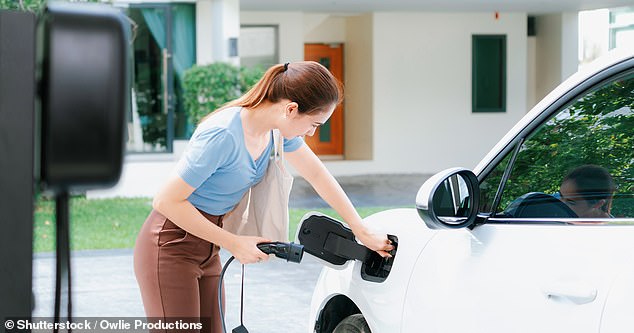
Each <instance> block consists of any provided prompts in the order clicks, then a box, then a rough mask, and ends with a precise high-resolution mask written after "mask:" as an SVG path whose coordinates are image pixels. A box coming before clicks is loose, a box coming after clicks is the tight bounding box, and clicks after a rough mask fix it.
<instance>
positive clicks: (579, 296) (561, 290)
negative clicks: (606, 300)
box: [542, 282, 597, 305]
mask: <svg viewBox="0 0 634 333" xmlns="http://www.w3.org/2000/svg"><path fill="white" fill-rule="evenodd" d="M542 292H543V293H544V295H545V296H546V297H547V298H548V299H552V300H553V301H557V300H561V299H565V300H569V301H571V302H573V303H575V304H577V305H581V304H586V303H590V302H592V301H594V300H595V299H596V298H597V289H596V288H594V287H592V286H591V285H588V284H585V283H578V282H566V283H563V282H562V283H557V284H552V285H549V286H546V287H544V288H542Z"/></svg>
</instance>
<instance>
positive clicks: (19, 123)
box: [0, 10, 35, 322]
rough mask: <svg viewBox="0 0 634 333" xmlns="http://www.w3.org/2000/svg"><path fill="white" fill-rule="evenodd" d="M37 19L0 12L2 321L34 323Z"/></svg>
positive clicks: (20, 13) (0, 254)
mask: <svg viewBox="0 0 634 333" xmlns="http://www.w3.org/2000/svg"><path fill="white" fill-rule="evenodd" d="M34 55H35V16H34V15H33V14H31V13H26V12H15V11H6V10H0V227H2V232H0V300H1V301H0V321H2V322H4V320H5V318H7V317H26V318H30V317H31V310H32V307H33V300H32V295H33V294H32V277H33V272H32V269H33V268H32V267H33V201H34V170H33V168H34V167H33V166H34V164H35V163H34V155H35V154H34V142H35V141H34V140H35V138H34V134H35V130H34V126H35V125H34V124H35V119H34V118H35V116H34V115H35V106H34V97H35V83H34V82H35V78H34V75H33V73H34V69H35V56H34Z"/></svg>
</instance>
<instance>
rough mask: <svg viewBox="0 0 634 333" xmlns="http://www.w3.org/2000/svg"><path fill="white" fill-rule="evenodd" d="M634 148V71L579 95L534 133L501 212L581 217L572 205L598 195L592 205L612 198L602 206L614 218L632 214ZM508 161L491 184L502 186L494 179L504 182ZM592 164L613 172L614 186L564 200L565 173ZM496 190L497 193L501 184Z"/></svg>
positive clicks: (506, 191) (507, 186) (523, 149)
mask: <svg viewBox="0 0 634 333" xmlns="http://www.w3.org/2000/svg"><path fill="white" fill-rule="evenodd" d="M633 147H634V75H633V74H632V73H630V74H629V75H627V76H624V77H621V78H620V79H618V80H616V81H611V82H609V83H607V84H603V85H601V86H600V87H598V89H595V90H593V91H591V92H589V93H587V94H585V95H584V96H583V97H581V98H579V99H577V100H576V101H575V102H574V103H572V104H570V105H568V106H567V107H566V108H564V109H562V110H561V111H560V112H558V113H556V114H555V115H554V116H553V117H552V118H551V119H550V120H548V121H547V122H546V123H544V124H542V125H541V126H539V127H538V128H537V129H536V131H535V132H533V133H532V135H531V136H530V137H528V139H527V140H526V141H525V142H524V144H523V146H522V147H521V149H520V151H519V154H518V155H517V160H516V161H515V163H514V165H513V167H512V171H511V175H510V178H509V180H508V182H507V183H506V184H505V188H504V193H503V195H502V200H501V202H500V207H499V208H498V212H501V211H503V212H504V213H502V214H503V215H505V216H507V217H579V216H578V215H577V213H579V210H572V209H570V205H571V204H574V203H577V204H581V203H583V204H586V203H585V202H581V200H585V199H589V200H590V199H592V200H595V201H593V202H589V203H588V204H592V203H597V202H598V201H596V200H601V198H603V199H605V201H608V200H609V199H611V202H610V203H609V205H607V204H606V205H603V207H601V208H602V209H604V210H606V209H609V212H608V213H609V214H607V215H608V216H609V217H627V218H632V217H634V149H633ZM502 164H505V163H501V165H498V167H497V168H496V169H495V170H494V171H493V172H492V174H491V175H489V177H488V178H487V180H486V181H485V183H486V182H488V183H489V184H488V185H487V186H491V187H495V188H496V189H497V184H495V183H494V178H497V179H498V181H499V179H500V178H499V177H500V176H501V174H502V172H503V170H504V167H503V165H502ZM587 165H594V166H600V167H601V168H604V169H605V170H606V171H607V172H608V173H609V175H608V176H607V177H610V176H611V177H612V179H613V181H614V188H613V189H611V190H610V189H606V190H602V189H599V188H600V187H597V189H596V190H593V192H594V193H593V194H594V195H593V196H592V197H591V198H587V197H584V196H583V195H581V194H576V195H577V197H576V198H572V199H571V198H567V199H566V200H560V198H561V197H560V194H559V192H560V191H561V186H562V182H563V180H564V177H566V175H568V174H569V173H570V172H571V171H572V170H574V169H576V168H579V167H583V166H587ZM489 178H490V179H489ZM483 184H484V183H483ZM494 184H495V185H494ZM565 190H566V191H568V189H565ZM491 191H493V192H492V193H493V195H494V193H495V189H492V190H491ZM611 191H612V192H613V193H609V192H611ZM483 192H486V190H483ZM586 192H587V191H586ZM573 193H577V192H573ZM579 193H581V191H579ZM483 195H484V194H483ZM488 195H491V192H490V193H489V194H488ZM584 195H586V194H584ZM606 195H607V196H606ZM568 196H570V195H568ZM490 201H492V200H490ZM564 202H566V203H564ZM599 206H601V205H599V204H597V207H599ZM608 206H609V207H608ZM579 214H581V213H579ZM580 217H586V218H592V217H595V216H592V215H587V216H580Z"/></svg>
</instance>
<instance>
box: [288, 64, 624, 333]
mask: <svg viewBox="0 0 634 333" xmlns="http://www.w3.org/2000/svg"><path fill="white" fill-rule="evenodd" d="M482 130H486V128H483V129H482ZM589 165H590V167H588V166H589ZM582 169H583V170H585V171H584V172H581V171H580V172H577V175H576V176H572V174H574V172H573V173H571V174H569V172H570V171H571V170H582ZM597 170H598V171H597ZM601 170H603V171H607V173H608V174H607V176H606V174H605V173H604V174H600V171H601ZM596 172H598V173H599V174H596ZM579 175H581V176H579ZM566 177H568V178H567V181H569V182H570V181H572V182H573V183H568V184H567V185H565V186H564V185H563V184H562V183H564V178H566ZM575 177H576V178H575ZM584 177H585V178H584ZM606 177H607V178H606ZM582 182H584V183H583V184H582ZM610 182H612V183H610ZM571 184H572V185H571ZM610 184H612V185H610ZM571 186H573V187H572V189H571ZM633 194H634V53H632V52H630V53H628V54H611V55H610V56H608V57H606V58H603V59H600V60H599V61H597V62H595V63H594V64H593V65H592V66H590V68H588V69H587V70H585V71H584V72H580V73H577V74H575V75H573V76H572V77H571V78H569V79H568V80H566V81H565V82H564V83H562V84H561V85H560V86H559V87H557V88H556V89H555V90H554V91H553V92H552V93H550V94H549V95H548V96H546V97H545V98H544V99H543V100H542V101H541V102H540V103H539V104H538V105H537V106H535V108H534V109H533V110H532V111H530V112H529V113H528V114H527V115H526V116H525V117H524V118H523V119H522V120H521V121H519V123H518V124H517V125H516V126H515V127H513V129H511V131H509V133H508V134H507V135H506V136H505V137H504V138H502V140H500V142H499V143H498V144H497V145H496V146H495V147H494V148H493V149H492V150H491V152H490V153H489V154H488V155H487V156H486V157H485V158H484V159H483V160H482V161H481V162H480V163H479V165H478V166H477V167H476V168H475V170H474V171H473V172H472V171H469V170H466V169H463V168H454V169H449V170H445V171H443V172H440V173H438V174H436V175H435V176H433V177H432V178H430V179H429V180H428V181H426V182H425V183H424V184H423V186H422V187H421V189H420V191H419V193H418V195H417V198H416V209H394V210H387V211H383V212H380V213H378V214H375V215H372V216H370V217H368V218H366V219H365V222H366V223H368V225H370V226H371V227H372V228H373V229H375V230H378V231H380V232H384V233H387V234H388V235H391V236H390V237H393V239H394V240H395V241H396V242H395V243H397V245H398V246H397V250H396V252H395V255H394V257H393V259H390V260H381V259H377V257H376V256H366V257H363V256H361V257H360V259H361V260H341V261H340V262H335V264H332V263H329V264H328V266H327V267H325V268H324V269H323V271H322V272H321V275H320V277H319V280H318V282H317V285H316V287H315V291H314V295H313V299H312V304H311V310H310V318H309V320H310V325H309V328H310V331H311V332H316V333H330V332H335V333H341V332H373V333H396V332H406V333H412V332H423V333H430V332H461V333H462V332H482V333H495V332H500V333H502V332H503V333H509V332H514V333H516V332H527V333H537V332H539V333H544V332H553V333H564V332H566V333H568V332H570V333H586V332H588V333H590V332H592V333H597V332H599V333H623V332H634V195H633ZM582 208H584V209H585V210H584V209H582ZM303 226H304V225H302V226H300V234H301V232H302V231H301V230H303V232H305V233H306V234H308V233H309V232H310V230H305V229H302V227H303ZM328 233H330V232H328ZM298 235H299V234H298ZM328 237H330V236H328ZM328 237H322V238H323V239H324V243H323V244H322V245H317V247H319V246H322V247H323V248H324V249H326V250H328V249H330V250H331V251H335V252H337V251H338V252H339V254H341V253H345V252H346V251H348V252H350V253H352V252H354V251H353V247H350V246H348V247H347V248H346V246H338V245H336V244H334V243H333V242H331V241H332V239H329V240H328V241H326V240H325V239H326V238H328ZM300 240H301V239H300ZM329 242H330V244H328V243H329ZM333 244H334V245H333ZM341 244H343V242H342V243H341ZM341 244H340V245H341ZM355 244H356V243H355ZM348 245H349V244H348ZM333 248H337V250H333ZM326 250H324V251H320V250H319V249H317V250H315V245H313V248H312V251H311V248H310V246H308V247H307V251H308V252H309V253H311V254H314V255H316V256H317V257H320V254H321V255H323V254H324V253H327V252H328V251H326ZM355 256H357V257H358V253H357V254H350V256H349V257H350V258H354V257H355ZM322 259H323V258H322ZM326 259H328V258H326ZM335 261H336V260H335ZM331 262H332V261H331Z"/></svg>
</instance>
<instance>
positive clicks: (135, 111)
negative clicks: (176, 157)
mask: <svg viewBox="0 0 634 333" xmlns="http://www.w3.org/2000/svg"><path fill="white" fill-rule="evenodd" d="M127 14H128V16H129V17H130V19H131V20H132V21H133V22H134V23H135V27H134V32H133V50H134V51H133V52H134V70H133V72H134V80H133V94H132V95H133V97H132V98H133V101H132V102H133V103H132V104H133V105H132V113H131V114H130V115H129V116H128V141H127V150H128V152H132V153H152V152H159V153H162V152H172V150H173V148H172V145H173V141H174V139H178V138H183V139H186V138H188V137H189V135H191V131H192V127H193V126H191V124H189V122H188V117H187V113H186V112H185V108H184V102H183V98H182V95H183V88H182V78H183V74H184V72H185V70H187V69H189V68H190V67H191V66H192V65H193V64H194V63H195V54H196V50H195V42H196V36H195V27H196V26H195V16H196V15H195V7H194V5H192V4H147V5H145V4H135V5H130V7H128V9H127Z"/></svg>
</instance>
